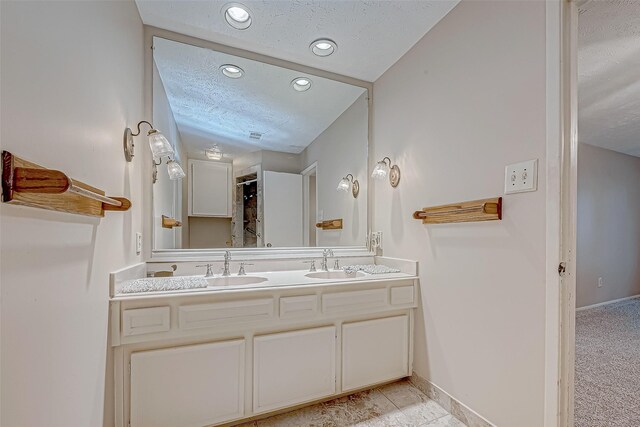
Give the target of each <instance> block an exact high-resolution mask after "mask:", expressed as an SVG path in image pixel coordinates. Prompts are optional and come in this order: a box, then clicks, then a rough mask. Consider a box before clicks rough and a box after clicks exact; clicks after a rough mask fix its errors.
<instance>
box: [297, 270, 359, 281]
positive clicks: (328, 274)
mask: <svg viewBox="0 0 640 427" xmlns="http://www.w3.org/2000/svg"><path fill="white" fill-rule="evenodd" d="M305 276H307V277H309V278H311V279H353V278H355V277H362V276H364V273H363V272H362V271H357V272H353V273H347V272H345V271H318V272H317V273H307V274H305Z"/></svg>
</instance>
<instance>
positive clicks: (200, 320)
mask: <svg viewBox="0 0 640 427" xmlns="http://www.w3.org/2000/svg"><path fill="white" fill-rule="evenodd" d="M271 317H273V298H264V299H254V300H246V301H231V302H219V303H213V304H194V305H183V306H181V307H180V308H179V309H178V324H179V326H180V329H198V328H208V327H212V326H216V325H221V324H227V323H231V322H234V323H238V322H251V321H259V320H264V319H269V318H271Z"/></svg>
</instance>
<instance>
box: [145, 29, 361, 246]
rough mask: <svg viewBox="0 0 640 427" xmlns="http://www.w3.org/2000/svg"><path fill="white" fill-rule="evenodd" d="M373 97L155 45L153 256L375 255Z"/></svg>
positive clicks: (191, 48) (212, 53) (333, 83)
mask: <svg viewBox="0 0 640 427" xmlns="http://www.w3.org/2000/svg"><path fill="white" fill-rule="evenodd" d="M368 100H369V94H368V89H367V87H363V86H356V85H351V84H346V83H344V82H341V81H338V80H333V79H330V78H326V77H319V76H317V75H312V74H308V73H303V72H300V71H296V70H295V69H289V68H284V67H280V66H275V65H272V64H267V63H264V62H260V61H256V60H252V59H247V58H245V57H242V56H236V55H232V54H229V53H223V52H220V51H216V50H213V49H210V48H205V47H201V46H195V45H191V44H185V43H181V42H177V41H174V40H169V39H166V38H160V37H154V38H153V105H152V107H153V125H154V127H155V128H156V129H158V130H159V131H161V132H162V133H163V134H164V135H165V136H166V138H167V139H168V140H169V142H170V143H171V144H172V145H173V148H174V151H175V157H176V159H175V160H177V161H178V162H179V163H180V164H181V165H182V168H183V170H184V173H185V176H184V177H183V178H182V179H176V180H172V179H170V177H169V174H168V173H167V167H166V164H165V163H166V159H165V163H161V164H160V165H158V166H157V177H156V179H155V182H154V184H153V214H152V215H153V227H152V230H153V249H154V252H155V253H158V252H165V251H176V250H181V249H185V250H186V249H188V250H195V249H198V250H203V249H207V250H220V249H240V248H257V249H261V248H276V249H278V248H280V249H282V248H304V247H333V248H337V247H345V246H348V247H363V246H365V239H366V235H367V231H368V224H367V193H368V191H367V190H368V188H367V187H368V183H367V178H368V174H367V165H368V147H369V102H368Z"/></svg>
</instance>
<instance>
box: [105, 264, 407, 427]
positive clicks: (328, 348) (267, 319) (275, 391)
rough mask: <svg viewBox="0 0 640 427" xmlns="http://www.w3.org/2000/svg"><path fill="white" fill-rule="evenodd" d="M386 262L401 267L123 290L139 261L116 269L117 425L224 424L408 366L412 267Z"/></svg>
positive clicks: (375, 380)
mask: <svg viewBox="0 0 640 427" xmlns="http://www.w3.org/2000/svg"><path fill="white" fill-rule="evenodd" d="M371 260H372V261H373V257H371ZM385 262H388V263H390V264H391V265H393V266H396V267H400V270H401V272H399V273H386V274H366V273H362V272H360V273H359V274H358V275H357V277H354V278H348V277H345V278H339V279H332V278H327V279H319V278H311V277H308V273H307V271H274V272H254V273H249V274H248V275H247V276H237V275H235V274H234V275H232V276H231V279H233V278H236V277H239V278H248V279H250V278H252V277H259V278H261V280H262V279H264V278H266V279H267V280H263V281H260V282H259V283H255V284H239V285H227V286H220V285H217V286H209V287H207V288H199V289H190V290H176V291H161V292H143V293H129V294H121V293H118V289H119V283H120V282H122V283H126V281H123V280H122V277H124V278H126V277H127V276H129V277H131V276H132V275H133V277H135V275H136V274H137V275H138V276H141V273H142V271H143V269H145V268H146V267H145V266H144V265H140V266H137V267H133V268H131V269H127V270H124V271H123V272H120V273H115V274H114V275H112V283H113V292H114V295H113V297H112V299H111V332H112V333H111V337H112V346H113V348H114V363H115V387H116V390H115V393H116V419H117V425H118V426H122V427H124V426H128V425H131V426H132V427H150V426H153V427H163V426H166V427H169V426H172V427H175V426H185V427H186V426H194V427H202V426H209V425H221V424H227V423H231V422H233V421H237V420H241V419H244V418H250V417H254V416H258V415H261V414H266V413H269V412H273V411H278V410H282V409H283V408H289V407H294V406H296V405H301V404H305V403H310V402H314V401H318V400H323V399H327V398H330V397H332V396H337V395H340V394H344V393H348V392H353V391H356V390H359V389H363V388H368V387H370V386H373V385H376V384H380V383H384V382H388V381H391V380H395V379H399V378H403V377H406V376H408V375H410V374H411V365H412V360H411V355H412V341H413V340H412V331H413V311H414V308H415V307H416V305H417V293H418V288H417V278H416V265H415V263H412V262H406V261H400V260H386V259H385V258H377V259H376V263H378V264H385ZM372 263H373V262H372ZM182 268H183V267H182V266H181V265H180V266H179V267H178V271H180V269H182ZM336 275H338V276H339V275H340V274H339V273H338V274H336ZM329 276H331V274H329ZM142 277H144V276H142ZM197 278H198V279H202V278H203V276H202V275H200V276H198V277H197ZM150 280H152V279H150ZM214 280H215V279H214ZM231 282H232V281H231ZM245 282H251V280H246V281H245Z"/></svg>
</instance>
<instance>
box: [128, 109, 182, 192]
mask: <svg viewBox="0 0 640 427" xmlns="http://www.w3.org/2000/svg"><path fill="white" fill-rule="evenodd" d="M143 124H146V125H148V126H149V128H150V130H149V132H147V137H148V138H149V148H150V149H151V154H152V156H153V159H154V160H153V183H154V184H155V183H156V181H157V180H158V166H159V165H161V164H162V158H163V157H168V160H167V172H168V173H169V178H170V179H182V178H184V177H185V176H186V175H185V173H184V171H183V170H182V167H181V166H180V163H178V162H176V161H175V160H173V156H174V154H175V152H174V151H173V147H172V146H171V144H170V143H169V141H168V140H167V138H165V136H164V135H163V134H162V132H160V131H158V130H157V129H155V128H154V127H153V125H152V124H151V123H149V122H148V121H146V120H142V121H140V122H138V125H137V130H138V131H137V132H136V133H133V132H132V131H131V128H126V129H125V130H124V158H125V159H126V160H127V162H130V161H131V160H133V152H134V143H133V137H134V136H138V135H140V132H141V130H140V126H141V125H143ZM156 159H158V163H156Z"/></svg>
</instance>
